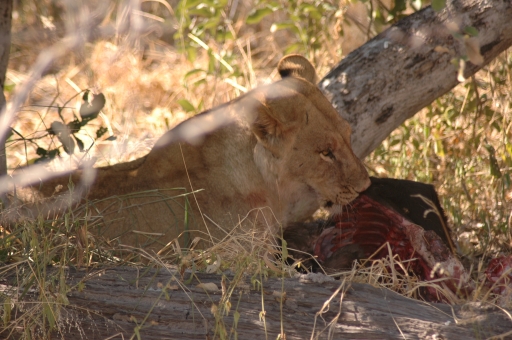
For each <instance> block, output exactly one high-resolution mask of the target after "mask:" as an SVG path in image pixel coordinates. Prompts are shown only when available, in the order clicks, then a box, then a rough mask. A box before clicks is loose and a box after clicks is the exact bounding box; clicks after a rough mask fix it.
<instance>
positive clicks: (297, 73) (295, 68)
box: [277, 54, 318, 84]
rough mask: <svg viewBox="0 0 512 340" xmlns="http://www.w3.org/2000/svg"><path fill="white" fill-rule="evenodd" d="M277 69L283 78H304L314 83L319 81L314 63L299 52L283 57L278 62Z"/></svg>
mask: <svg viewBox="0 0 512 340" xmlns="http://www.w3.org/2000/svg"><path fill="white" fill-rule="evenodd" d="M277 71H278V72H279V74H280V75H281V78H283V79H284V78H286V77H295V78H303V79H305V80H307V81H309V82H310V83H312V84H316V83H317V81H318V77H317V75H316V71H315V68H314V67H313V65H311V63H310V62H309V60H307V59H306V58H304V57H303V56H301V55H298V54H290V55H287V56H285V57H283V59H281V61H279V64H277Z"/></svg>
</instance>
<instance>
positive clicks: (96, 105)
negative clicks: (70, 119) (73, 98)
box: [79, 92, 106, 121]
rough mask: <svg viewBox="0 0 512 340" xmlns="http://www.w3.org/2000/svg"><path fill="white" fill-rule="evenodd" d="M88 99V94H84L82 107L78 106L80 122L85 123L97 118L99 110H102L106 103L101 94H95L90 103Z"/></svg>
mask: <svg viewBox="0 0 512 340" xmlns="http://www.w3.org/2000/svg"><path fill="white" fill-rule="evenodd" d="M86 93H87V92H86ZM88 97H89V94H88V93H87V95H86V94H84V102H83V103H82V106H80V111H79V113H80V117H82V120H86V121H89V120H91V119H94V118H96V117H98V114H99V113H100V111H101V109H103V107H104V106H105V103H106V99H105V96H104V95H103V93H98V94H95V95H94V98H93V99H92V100H91V101H89V98H88Z"/></svg>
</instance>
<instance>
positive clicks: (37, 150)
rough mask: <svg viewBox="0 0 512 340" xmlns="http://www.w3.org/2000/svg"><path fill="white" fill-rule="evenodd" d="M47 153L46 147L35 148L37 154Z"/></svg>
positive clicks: (43, 154)
mask: <svg viewBox="0 0 512 340" xmlns="http://www.w3.org/2000/svg"><path fill="white" fill-rule="evenodd" d="M47 153H48V151H47V150H46V149H43V148H42V147H38V148H37V149H36V154H37V155H39V156H46V154H47Z"/></svg>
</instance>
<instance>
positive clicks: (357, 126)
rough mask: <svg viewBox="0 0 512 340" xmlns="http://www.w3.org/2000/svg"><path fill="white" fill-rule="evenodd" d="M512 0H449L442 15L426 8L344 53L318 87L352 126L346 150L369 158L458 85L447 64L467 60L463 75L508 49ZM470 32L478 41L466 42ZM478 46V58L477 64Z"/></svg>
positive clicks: (454, 70) (511, 39)
mask: <svg viewBox="0 0 512 340" xmlns="http://www.w3.org/2000/svg"><path fill="white" fill-rule="evenodd" d="M511 18H512V2H511V1H509V0H484V1H482V0H453V1H447V4H446V8H445V9H443V10H442V11H440V12H436V11H434V10H433V9H432V8H430V7H427V8H425V9H423V10H421V11H419V12H417V13H415V14H412V15H410V16H408V17H406V18H404V19H402V20H400V21H399V22H398V23H397V24H395V25H393V26H391V27H390V28H389V29H387V30H386V31H384V32H382V33H381V34H379V35H378V36H376V37H375V38H373V39H372V40H370V41H368V42H367V43H366V44H364V45H363V46H361V47H360V48H358V49H357V50H355V51H353V52H352V53H350V54H349V55H348V56H347V57H346V58H345V59H343V60H342V61H341V62H340V63H339V64H338V65H337V66H335V67H334V68H333V69H332V70H331V71H330V72H329V73H328V74H327V75H326V76H325V77H324V78H323V79H322V80H321V81H320V83H319V86H320V88H321V89H322V91H323V92H324V93H325V94H326V95H327V97H328V98H329V99H330V100H331V102H332V104H333V105H334V107H335V108H336V109H337V110H338V112H339V113H340V114H341V115H342V116H343V117H344V118H345V119H347V120H348V121H349V122H350V124H351V125H352V129H353V134H352V147H353V149H354V152H355V153H356V155H358V156H359V157H360V158H364V157H366V156H367V155H368V154H370V153H371V152H372V151H373V150H374V149H375V148H376V147H377V146H378V145H379V144H380V143H381V142H382V141H383V140H384V139H385V138H386V137H387V136H388V135H389V134H390V133H391V132H392V131H393V130H394V129H395V128H396V127H398V126H399V125H400V124H402V123H403V122H404V121H405V120H406V119H407V118H410V117H412V116H413V115H414V114H416V112H418V111H419V110H420V109H421V108H423V107H425V106H426V105H428V104H430V103H431V102H432V101H433V100H435V99H436V98H438V97H439V96H441V95H443V94H445V93H446V92H448V91H449V90H451V89H452V88H453V87H455V86H456V85H457V84H458V83H459V81H458V80H457V72H458V69H457V67H455V66H454V65H453V64H452V59H457V58H467V57H469V59H470V60H472V61H473V62H471V61H468V62H467V63H466V67H465V70H464V76H465V77H469V76H470V75H472V74H474V73H475V72H476V71H478V70H479V69H481V68H482V66H484V65H486V64H488V63H489V62H490V61H491V60H493V59H494V58H495V57H496V56H497V55H498V54H499V53H500V52H502V51H504V50H505V49H507V48H508V47H509V46H511V45H512V20H511ZM468 27H473V28H476V29H477V30H478V35H477V36H476V37H473V38H470V37H469V36H466V37H464V32H465V31H468V29H467V28H468ZM473 46H479V48H480V54H481V56H482V57H483V61H482V63H481V64H480V65H477V64H475V62H476V63H478V59H479V57H478V52H476V53H475V52H474V51H472V49H471V47H473Z"/></svg>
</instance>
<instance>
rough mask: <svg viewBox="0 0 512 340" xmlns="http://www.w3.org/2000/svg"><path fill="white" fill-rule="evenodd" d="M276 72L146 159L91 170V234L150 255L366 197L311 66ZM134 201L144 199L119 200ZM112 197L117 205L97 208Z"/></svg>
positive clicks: (174, 134)
mask: <svg viewBox="0 0 512 340" xmlns="http://www.w3.org/2000/svg"><path fill="white" fill-rule="evenodd" d="M285 58H286V57H285ZM279 71H280V73H281V74H282V75H283V76H287V77H285V78H284V79H282V80H280V81H277V82H275V83H273V84H271V85H268V86H263V87H259V88H257V89H255V90H252V91H250V92H248V93H247V94H245V95H243V96H241V97H239V98H237V99H235V100H233V101H231V102H229V103H227V104H224V105H222V106H220V107H217V108H214V109H212V110H210V111H207V112H204V113H201V114H199V115H197V116H195V117H193V118H191V119H189V120H187V121H185V122H183V123H182V124H180V125H178V126H177V127H176V128H174V129H173V130H171V131H169V132H167V133H166V134H165V135H164V136H162V137H161V139H160V140H159V141H158V142H157V144H156V146H155V147H154V148H153V149H152V150H151V151H150V152H149V154H148V155H146V156H144V157H142V158H140V159H137V160H135V161H132V162H128V163H122V164H118V165H114V166H109V167H103V168H98V169H97V172H96V178H95V180H94V182H93V184H92V185H90V186H88V187H87V189H86V190H84V191H83V192H79V194H80V196H81V200H82V202H83V201H84V200H85V199H87V201H88V202H89V203H90V204H91V207H93V209H92V212H91V213H92V214H93V215H95V214H100V213H101V214H102V215H103V216H104V218H103V220H104V223H103V224H101V225H100V226H99V227H98V228H97V229H96V230H93V231H94V232H96V233H100V234H102V235H104V236H107V237H109V238H114V237H118V238H119V240H120V241H121V242H122V243H125V244H131V245H136V246H141V245H147V244H149V243H151V244H152V246H153V248H155V249H156V248H159V247H161V246H163V245H165V244H167V243H168V242H170V241H171V240H173V239H174V238H176V237H178V235H180V234H183V232H184V231H188V232H190V233H189V234H187V233H185V234H187V236H188V237H189V240H191V239H192V238H194V237H196V236H199V237H201V238H202V239H203V240H205V241H206V242H216V241H218V240H220V239H222V238H224V237H225V236H226V233H229V232H231V231H233V230H234V229H236V230H235V232H239V231H238V230H239V229H238V228H240V230H253V231H254V236H255V237H263V236H262V235H264V234H265V232H266V231H269V232H270V234H276V233H278V231H279V228H280V226H286V225H287V224H288V223H292V222H300V221H304V220H306V219H307V218H309V217H310V216H311V215H312V214H313V212H315V211H316V210H317V209H318V208H319V207H320V206H322V205H328V206H330V205H332V204H334V205H344V204H347V203H349V202H350V201H351V200H353V199H354V198H355V197H356V196H357V195H358V193H359V192H361V191H363V190H364V189H366V188H367V187H368V186H369V183H370V181H369V178H368V174H367V172H366V170H365V168H364V166H363V164H362V163H361V161H360V160H359V159H358V158H357V157H356V156H355V155H354V153H353V152H352V149H351V147H350V133H351V132H350V126H349V124H348V123H347V122H346V121H345V120H344V119H342V118H341V117H340V115H339V114H338V113H337V112H336V110H335V109H334V108H333V107H332V105H331V104H330V103H329V101H328V100H327V99H326V98H325V97H324V95H323V94H322V93H321V92H320V90H319V89H318V88H317V87H316V86H315V85H314V83H313V82H314V80H315V78H316V74H315V72H314V68H313V66H312V65H311V64H310V63H309V62H308V61H307V60H306V59H304V58H302V57H299V56H289V57H288V59H285V60H284V61H281V62H280V69H279ZM198 130H199V133H197V131H198ZM205 130H206V131H205ZM210 130H211V131H210ZM196 133H197V136H196ZM191 135H194V138H192V137H191ZM81 176H82V170H76V171H75V172H73V173H72V174H71V176H70V175H65V176H60V177H56V178H54V179H52V180H49V181H46V182H44V183H42V184H38V185H36V186H33V187H32V188H33V189H34V190H36V191H37V194H38V195H39V196H43V197H50V196H52V195H53V194H54V192H55V188H56V187H57V186H59V185H62V186H63V187H64V188H67V187H68V183H69V181H70V179H71V181H72V182H74V183H75V184H76V186H77V187H79V181H80V177H81ZM153 189H155V191H151V192H148V190H153ZM156 189H159V190H158V191H156ZM200 189H202V190H201V191H198V192H196V193H195V194H188V195H184V194H187V193H190V192H191V191H192V190H200ZM137 192H144V193H141V194H133V195H130V196H129V197H123V195H126V194H130V193H137ZM111 196H119V197H116V198H114V199H109V200H106V201H100V202H97V201H95V200H101V199H104V198H107V197H111ZM60 200H61V201H63V200H64V201H65V198H61V199H60ZM46 204H47V203H46ZM51 209H54V210H56V208H51ZM51 209H50V210H51ZM199 209H200V210H199ZM185 211H186V212H185ZM199 211H201V213H202V214H203V216H201V214H200V213H199ZM241 221H242V223H241V224H240V225H239V223H240V222H241ZM150 233H153V234H150ZM204 246H206V245H204Z"/></svg>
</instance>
